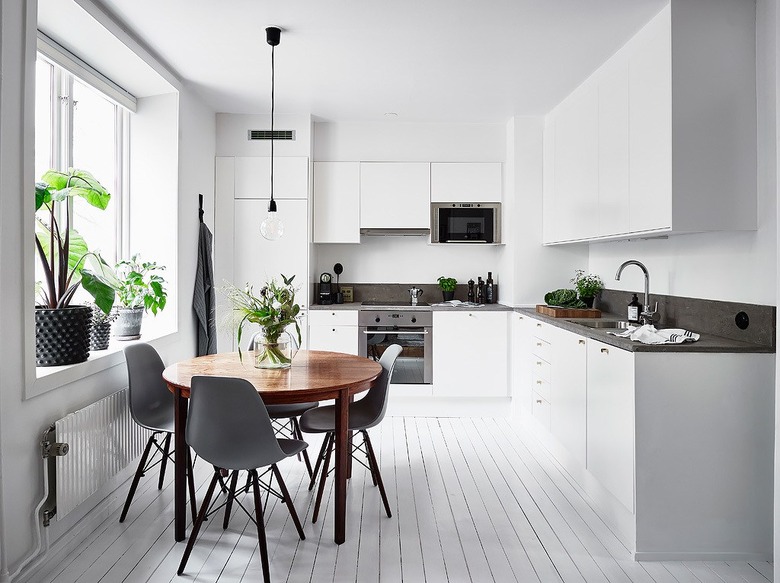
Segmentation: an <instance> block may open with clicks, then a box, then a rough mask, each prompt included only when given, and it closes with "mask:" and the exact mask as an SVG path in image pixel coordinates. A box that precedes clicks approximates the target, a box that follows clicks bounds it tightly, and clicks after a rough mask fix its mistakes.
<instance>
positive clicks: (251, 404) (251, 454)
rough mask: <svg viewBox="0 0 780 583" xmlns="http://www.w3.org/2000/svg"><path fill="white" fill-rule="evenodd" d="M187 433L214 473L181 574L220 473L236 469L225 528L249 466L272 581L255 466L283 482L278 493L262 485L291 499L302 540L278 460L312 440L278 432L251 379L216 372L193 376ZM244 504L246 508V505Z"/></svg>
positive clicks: (264, 558) (267, 577)
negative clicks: (238, 485) (286, 436)
mask: <svg viewBox="0 0 780 583" xmlns="http://www.w3.org/2000/svg"><path fill="white" fill-rule="evenodd" d="M186 439H187V443H188V444H189V445H190V446H191V447H192V448H193V449H194V450H195V451H196V452H197V454H198V455H199V456H200V457H202V458H203V459H205V460H206V461H208V462H209V463H211V464H212V465H213V466H214V476H213V477H212V480H211V483H210V484H209V487H208V491H207V492H206V497H205V498H204V500H203V505H202V506H201V508H200V511H199V513H198V518H197V519H196V521H195V524H194V526H193V528H192V534H191V535H190V538H189V540H188V541H187V548H186V549H185V550H184V556H183V557H182V559H181V563H180V565H179V569H178V574H179V575H181V573H182V572H183V571H184V567H185V566H186V564H187V560H188V559H189V556H190V553H191V552H192V548H193V546H194V544H195V540H196V539H197V537H198V532H199V531H200V528H201V526H202V524H203V521H204V520H205V518H206V516H207V514H208V510H209V505H210V503H211V498H212V496H213V495H214V489H215V487H216V485H217V483H218V482H219V481H220V480H221V477H222V476H221V469H222V468H224V469H227V470H233V476H232V478H231V485H230V488H229V489H228V490H227V491H226V492H227V496H228V500H227V503H226V505H225V506H226V509H225V521H224V522H223V528H227V526H228V518H229V516H230V510H231V506H232V502H233V501H234V500H235V498H236V494H237V491H236V482H237V478H238V472H239V471H241V470H247V471H249V482H250V483H251V488H252V490H253V494H254V502H255V516H254V517H252V516H250V519H252V520H253V521H254V523H255V525H256V526H257V537H258V540H259V543H260V558H261V563H262V567H263V578H264V580H265V581H266V583H268V582H269V580H270V571H269V566H268V548H267V545H266V540H265V525H264V522H263V507H262V500H261V497H260V482H259V476H258V472H257V468H261V467H265V466H270V468H271V471H272V472H273V474H274V476H275V478H276V481H277V483H278V484H279V490H280V494H277V493H276V492H275V491H274V490H273V489H271V488H270V487H266V486H264V488H265V489H266V490H267V492H268V493H269V494H274V495H276V496H278V497H279V498H280V499H281V500H282V501H283V502H284V503H285V504H287V508H288V509H289V511H290V516H291V517H292V519H293V522H294V523H295V526H296V528H297V529H298V534H299V536H300V538H301V540H303V539H305V538H306V537H305V536H304V534H303V528H302V527H301V523H300V521H299V520H298V515H297V513H296V512H295V507H294V506H293V503H292V499H291V498H290V494H289V492H288V491H287V486H286V485H285V483H284V480H283V479H282V476H281V474H280V473H279V470H278V469H277V467H276V463H277V462H279V461H281V460H283V459H285V458H287V457H289V456H293V455H295V454H297V453H300V452H302V451H303V450H304V449H305V448H306V447H307V445H308V444H307V443H306V442H305V441H301V440H297V439H277V438H276V434H275V432H274V429H273V427H272V425H271V418H270V417H269V415H268V411H267V409H266V406H265V404H264V403H263V399H262V398H261V397H260V395H259V394H258V392H257V390H256V389H255V387H254V386H252V384H251V383H250V382H249V381H246V380H244V379H237V378H227V377H212V376H208V377H206V376H195V377H193V378H192V386H191V389H190V407H189V413H188V416H187V431H186ZM248 489H249V485H247V487H246V488H245V489H244V491H248ZM241 507H242V508H243V506H241Z"/></svg>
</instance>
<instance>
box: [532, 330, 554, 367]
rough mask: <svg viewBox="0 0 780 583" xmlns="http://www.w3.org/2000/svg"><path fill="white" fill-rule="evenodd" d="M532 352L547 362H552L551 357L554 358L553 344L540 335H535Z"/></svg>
mask: <svg viewBox="0 0 780 583" xmlns="http://www.w3.org/2000/svg"><path fill="white" fill-rule="evenodd" d="M531 352H532V353H533V355H534V356H535V357H538V358H540V359H542V360H543V361H545V362H550V359H551V358H552V344H550V342H549V341H547V340H545V339H543V338H541V337H539V336H534V339H533V342H532V344H531Z"/></svg>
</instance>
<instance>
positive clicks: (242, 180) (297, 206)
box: [214, 156, 310, 351]
mask: <svg viewBox="0 0 780 583" xmlns="http://www.w3.org/2000/svg"><path fill="white" fill-rule="evenodd" d="M269 176H270V159H269V158H267V157H234V156H220V157H217V159H216V189H215V200H216V205H215V206H216V210H215V242H214V275H215V281H216V284H217V286H218V287H219V286H222V285H224V282H225V281H228V282H230V283H232V284H234V285H236V286H239V287H243V286H244V285H247V284H249V285H251V286H253V288H254V291H255V293H257V292H259V291H260V289H261V288H262V287H263V285H264V284H265V282H267V281H268V280H269V279H271V278H276V279H277V280H278V281H281V275H282V274H283V275H285V276H286V277H292V276H295V279H294V282H293V284H294V285H295V286H296V287H297V288H298V289H297V292H296V301H297V303H298V304H299V305H300V306H301V308H302V318H301V321H300V327H301V334H302V346H303V347H306V346H307V345H308V342H307V338H306V331H307V330H308V325H307V316H308V313H307V308H308V306H309V293H310V290H309V287H310V286H309V284H308V281H309V269H308V249H309V202H308V183H309V180H308V158H306V157H289V158H276V159H275V160H274V198H275V199H277V200H278V205H277V207H278V211H277V212H278V215H279V218H280V219H281V220H282V222H283V223H284V235H283V236H282V238H281V239H279V240H278V241H268V240H266V239H264V238H263V237H262V235H260V223H262V221H263V219H264V218H265V216H266V213H267V211H268V202H269V198H268V197H269V196H270V193H268V192H267V190H268V189H269V186H268V185H270V178H269ZM267 181H268V184H266V182H267ZM277 193H278V194H277ZM229 312H230V309H229V306H227V305H226V304H225V301H224V299H223V298H222V297H220V296H219V295H218V298H217V321H218V323H224V322H226V321H227V320H228V318H229ZM227 328H228V326H225V325H220V326H218V349H219V350H220V351H229V350H235V349H236V345H235V339H234V338H233V336H232V334H231V333H230V332H229V330H228V329H227ZM254 331H259V330H250V329H249V328H247V329H245V334H246V335H247V336H246V337H247V338H249V335H251V334H252V333H253V332H254ZM247 343H248V340H247Z"/></svg>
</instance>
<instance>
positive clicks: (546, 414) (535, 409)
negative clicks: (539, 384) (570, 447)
mask: <svg viewBox="0 0 780 583" xmlns="http://www.w3.org/2000/svg"><path fill="white" fill-rule="evenodd" d="M532 395H533V402H532V403H531V413H532V414H533V416H534V418H535V419H536V420H537V421H538V422H539V424H540V425H541V426H542V427H544V428H545V429H546V430H547V431H550V402H549V401H548V400H547V399H545V398H544V397H543V396H541V395H539V394H538V393H536V392H535V391H534V392H533V393H532Z"/></svg>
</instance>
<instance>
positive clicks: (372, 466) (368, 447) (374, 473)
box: [309, 429, 393, 522]
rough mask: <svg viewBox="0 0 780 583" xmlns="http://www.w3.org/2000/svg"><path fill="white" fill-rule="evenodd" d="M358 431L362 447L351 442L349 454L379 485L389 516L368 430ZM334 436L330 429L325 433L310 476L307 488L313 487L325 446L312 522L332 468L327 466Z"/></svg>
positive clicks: (316, 515)
mask: <svg viewBox="0 0 780 583" xmlns="http://www.w3.org/2000/svg"><path fill="white" fill-rule="evenodd" d="M360 433H361V434H362V435H363V443H362V447H361V446H359V445H354V444H353V446H352V451H351V452H350V455H351V456H352V457H353V458H354V459H355V461H356V462H358V463H359V464H360V465H362V466H363V467H364V468H366V469H367V470H368V471H369V472H370V473H371V480H372V481H373V482H374V486H378V487H379V494H380V495H381V497H382V504H383V505H384V507H385V512H386V513H387V517H388V518H391V517H392V516H393V513H392V512H391V511H390V503H389V502H388V500H387V493H386V492H385V485H384V482H382V475H381V474H380V473H379V464H378V463H377V460H376V454H375V453H374V448H373V446H372V444H371V438H370V437H369V436H368V431H366V430H365V429H361V430H360ZM334 437H335V436H334V433H333V432H332V431H331V432H328V433H327V434H326V436H325V439H324V440H323V442H322V449H321V450H320V455H319V456H318V458H317V464H316V465H315V467H314V476H315V477H314V478H312V481H311V484H310V485H309V490H311V489H312V488H313V487H314V481H315V479H316V475H317V471H318V470H319V468H320V462H322V461H323V452H324V451H325V448H326V447H327V452H325V454H324V463H323V465H322V474H321V476H320V484H319V488H318V489H317V499H316V501H315V502H314V512H313V514H312V522H317V518H318V517H319V511H320V504H321V503H322V493H323V491H324V490H325V480H326V479H327V477H328V476H329V475H330V473H331V472H332V471H333V470H329V469H328V467H329V465H330V455H331V452H332V450H333V443H334ZM363 447H365V449H363ZM356 451H359V452H361V453H363V454H365V456H366V458H367V459H368V465H366V464H365V463H363V460H361V459H359V458H357V457H356V456H355V452H356Z"/></svg>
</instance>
